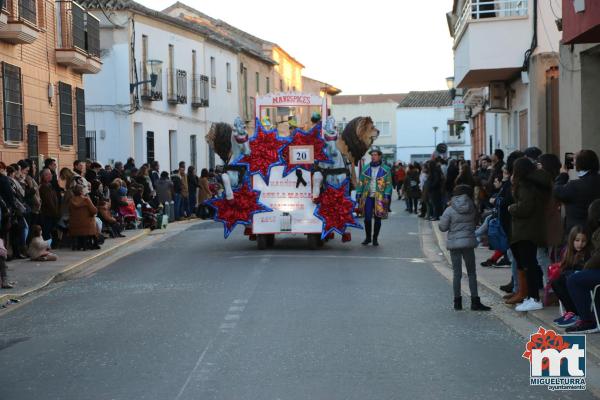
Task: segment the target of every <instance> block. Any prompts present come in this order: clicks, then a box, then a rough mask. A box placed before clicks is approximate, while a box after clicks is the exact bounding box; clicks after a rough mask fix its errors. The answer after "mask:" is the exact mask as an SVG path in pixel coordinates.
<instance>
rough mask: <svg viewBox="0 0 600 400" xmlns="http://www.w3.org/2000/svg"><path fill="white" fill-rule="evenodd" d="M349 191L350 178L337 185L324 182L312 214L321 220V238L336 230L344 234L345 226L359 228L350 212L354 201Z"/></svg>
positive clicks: (354, 204) (353, 206)
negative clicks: (323, 187)
mask: <svg viewBox="0 0 600 400" xmlns="http://www.w3.org/2000/svg"><path fill="white" fill-rule="evenodd" d="M349 193H350V180H348V179H346V180H344V182H342V184H341V185H340V186H339V187H338V186H334V185H330V184H325V190H324V191H323V193H321V195H320V196H319V204H318V206H317V208H316V209H315V212H314V215H315V217H317V218H319V219H320V220H321V221H322V222H323V229H322V234H321V239H325V238H326V237H327V236H328V235H329V234H330V233H332V232H337V233H339V234H340V235H344V233H345V232H346V228H347V227H353V228H361V229H362V226H361V225H360V224H359V223H358V222H357V221H356V219H355V218H354V215H353V214H352V212H353V211H354V208H355V206H356V202H355V201H353V200H352V198H351V197H350V195H349Z"/></svg>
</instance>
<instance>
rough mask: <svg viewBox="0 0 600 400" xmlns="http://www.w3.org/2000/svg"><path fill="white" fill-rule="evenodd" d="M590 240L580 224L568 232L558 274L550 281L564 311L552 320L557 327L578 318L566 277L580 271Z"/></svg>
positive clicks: (570, 324)
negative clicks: (567, 239)
mask: <svg viewBox="0 0 600 400" xmlns="http://www.w3.org/2000/svg"><path fill="white" fill-rule="evenodd" d="M590 247H591V246H590V242H589V240H588V237H587V235H586V233H585V229H584V228H583V227H582V226H579V225H578V226H574V227H573V229H571V232H570V233H569V242H568V243H567V249H566V252H565V255H564V257H563V259H562V262H561V263H560V264H559V265H560V267H559V271H560V273H559V275H558V277H556V278H555V279H553V280H552V281H551V282H550V285H551V286H552V290H554V293H555V294H556V296H557V297H558V299H559V300H560V302H561V303H562V305H563V307H564V308H565V313H564V314H563V315H562V316H561V317H560V318H557V319H555V320H554V324H555V325H556V326H558V327H559V328H568V327H570V326H573V325H575V324H576V323H577V321H578V320H579V317H578V316H577V309H576V307H575V304H573V299H571V296H570V295H569V290H568V289H567V279H568V278H569V276H571V275H572V274H574V273H575V272H576V271H581V270H582V269H583V267H584V265H585V263H586V262H587V260H588V259H589V258H590Z"/></svg>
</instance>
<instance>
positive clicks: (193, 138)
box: [190, 135, 198, 168]
mask: <svg viewBox="0 0 600 400" xmlns="http://www.w3.org/2000/svg"><path fill="white" fill-rule="evenodd" d="M197 156H198V153H197V147H196V135H191V136H190V164H191V166H192V167H194V168H196V158H197Z"/></svg>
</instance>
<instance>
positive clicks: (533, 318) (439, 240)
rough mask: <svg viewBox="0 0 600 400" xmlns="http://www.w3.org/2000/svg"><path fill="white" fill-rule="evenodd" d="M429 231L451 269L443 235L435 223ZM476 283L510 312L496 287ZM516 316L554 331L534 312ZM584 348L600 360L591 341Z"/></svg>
mask: <svg viewBox="0 0 600 400" xmlns="http://www.w3.org/2000/svg"><path fill="white" fill-rule="evenodd" d="M431 229H432V230H433V233H434V236H435V239H436V242H437V245H438V247H439V248H440V250H441V251H442V253H443V254H444V258H445V259H446V262H447V264H448V266H449V267H451V265H452V261H451V260H450V252H449V251H448V249H446V247H445V246H444V245H443V243H444V234H443V233H442V232H441V231H440V230H439V229H438V227H437V224H436V223H433V222H432V223H431ZM463 275H465V276H466V271H465V269H464V267H463ZM477 283H478V284H480V285H482V286H483V287H485V288H486V289H487V290H488V291H490V292H492V293H493V294H495V295H496V296H498V297H499V298H500V301H501V303H502V305H503V306H504V307H506V308H507V309H508V310H511V307H508V306H506V305H505V304H504V300H502V296H503V294H504V293H503V292H502V291H501V290H500V289H499V288H498V287H496V286H495V285H492V284H491V283H490V282H489V281H487V280H485V279H481V278H480V276H477ZM513 311H514V310H513ZM518 314H519V315H523V316H524V317H525V318H526V319H527V320H529V321H530V322H532V323H534V324H535V325H537V326H545V327H550V329H556V328H555V327H554V325H553V324H552V321H549V320H546V319H544V318H542V317H540V316H538V315H536V313H535V311H528V312H524V313H518ZM586 348H587V351H588V352H589V353H591V354H593V355H594V356H595V357H596V358H598V359H600V347H598V346H596V345H595V344H593V343H591V341H588V342H587V344H586Z"/></svg>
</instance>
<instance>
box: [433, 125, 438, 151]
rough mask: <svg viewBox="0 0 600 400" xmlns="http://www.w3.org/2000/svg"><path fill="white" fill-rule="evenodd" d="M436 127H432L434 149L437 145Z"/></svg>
mask: <svg viewBox="0 0 600 400" xmlns="http://www.w3.org/2000/svg"><path fill="white" fill-rule="evenodd" d="M438 129H439V128H438V127H437V126H434V127H433V148H434V149H435V148H436V147H437V131H438Z"/></svg>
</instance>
